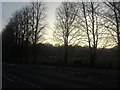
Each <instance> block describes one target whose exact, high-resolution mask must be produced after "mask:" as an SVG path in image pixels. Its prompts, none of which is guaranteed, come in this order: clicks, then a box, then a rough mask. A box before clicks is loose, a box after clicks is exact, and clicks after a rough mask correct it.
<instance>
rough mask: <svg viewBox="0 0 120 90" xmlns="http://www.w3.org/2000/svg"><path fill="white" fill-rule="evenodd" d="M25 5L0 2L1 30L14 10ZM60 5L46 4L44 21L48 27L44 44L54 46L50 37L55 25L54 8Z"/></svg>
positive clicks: (22, 3) (56, 3)
mask: <svg viewBox="0 0 120 90" xmlns="http://www.w3.org/2000/svg"><path fill="white" fill-rule="evenodd" d="M7 1H8V0H7ZM13 1H14V0H13ZM22 1H24V0H22ZM28 1H30V0H28ZM33 1H36V0H33ZM50 1H51V0H50ZM26 4H28V3H27V2H2V4H1V3H0V12H2V14H1V13H0V17H2V18H0V28H2V29H3V28H4V27H5V25H6V24H7V23H8V21H9V18H10V17H11V16H12V14H13V13H14V12H15V11H16V10H19V9H21V8H22V7H23V6H25V5H26ZM60 4H61V2H46V7H47V11H46V14H47V19H46V20H47V24H48V26H47V28H46V35H45V41H44V43H50V44H55V42H54V41H53V39H52V35H53V29H54V23H55V11H56V8H57V7H59V5H60ZM1 7H2V10H1ZM1 21H2V22H1ZM1 24H2V25H1ZM1 26H2V27H1ZM0 31H1V29H0Z"/></svg>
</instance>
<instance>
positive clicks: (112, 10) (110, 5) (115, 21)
mask: <svg viewBox="0 0 120 90" xmlns="http://www.w3.org/2000/svg"><path fill="white" fill-rule="evenodd" d="M105 5H106V6H107V10H106V12H105V13H104V18H105V19H106V21H107V23H106V24H105V25H104V26H105V27H106V28H107V29H108V31H109V32H110V33H111V35H112V37H113V38H114V40H115V42H116V44H117V46H118V63H119V64H120V61H119V59H120V29H119V28H120V1H119V2H114V0H113V2H105Z"/></svg>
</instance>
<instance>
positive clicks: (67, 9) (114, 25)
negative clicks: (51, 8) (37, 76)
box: [2, 2, 120, 66]
mask: <svg viewBox="0 0 120 90" xmlns="http://www.w3.org/2000/svg"><path fill="white" fill-rule="evenodd" d="M119 17H120V2H101V3H96V2H62V3H61V6H60V7H58V8H57V9H56V23H55V30H54V32H53V39H54V40H55V41H56V42H57V43H58V44H62V45H63V46H58V47H54V46H52V45H50V44H42V43H41V42H40V40H41V41H42V39H43V34H44V30H45V27H46V23H45V19H46V6H45V3H44V2H31V3H30V4H29V5H26V6H25V7H23V8H22V9H20V10H17V11H16V12H15V13H14V14H13V16H12V17H11V18H10V20H9V22H8V24H7V25H6V27H5V28H4V30H3V32H2V41H3V42H2V48H3V50H2V51H3V60H6V61H13V62H23V63H39V62H41V63H43V62H45V63H49V62H51V61H52V62H51V64H53V63H55V64H62V65H69V64H70V63H76V64H79V65H80V64H82V63H84V61H85V62H88V63H90V65H91V66H94V65H95V64H96V62H97V60H99V59H104V57H106V58H105V59H110V58H109V55H110V56H111V55H113V54H114V53H115V52H116V50H117V52H118V53H117V57H118V61H119V58H120V57H119V56H120V30H119V22H120V18H119ZM110 38H112V39H114V41H115V43H116V44H117V49H116V48H113V49H105V47H107V45H108V46H110V44H109V43H110V42H109V43H108V41H109V40H110ZM43 40H44V39H43ZM112 41H113V40H112ZM78 44H79V45H82V44H84V45H86V47H81V46H78ZM98 46H100V47H101V48H102V49H99V48H98ZM108 52H109V53H108ZM107 56H108V57H107ZM114 56H115V57H116V55H113V57H114ZM113 59H114V58H113ZM50 60H51V61H50ZM87 60H88V61H87ZM110 65H111V64H110Z"/></svg>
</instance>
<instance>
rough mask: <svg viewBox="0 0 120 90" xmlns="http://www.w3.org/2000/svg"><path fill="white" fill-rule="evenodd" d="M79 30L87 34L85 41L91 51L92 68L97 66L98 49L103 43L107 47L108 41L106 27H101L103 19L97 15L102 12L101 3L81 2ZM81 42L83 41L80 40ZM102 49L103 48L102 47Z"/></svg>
mask: <svg viewBox="0 0 120 90" xmlns="http://www.w3.org/2000/svg"><path fill="white" fill-rule="evenodd" d="M78 5H79V8H80V9H79V14H78V17H79V21H78V24H79V25H80V27H79V29H81V30H82V31H83V34H84V33H85V34H86V36H85V37H86V38H84V39H83V40H84V41H85V42H86V43H87V42H88V44H87V45H88V47H89V51H90V64H91V66H94V65H95V60H96V58H97V57H98V56H97V48H98V46H99V47H100V44H101V43H102V44H103V46H104V45H106V42H107V40H108V35H109V34H108V33H107V32H106V31H105V30H104V27H103V26H102V25H101V24H102V23H104V22H103V19H102V17H101V16H99V15H98V14H97V13H100V12H101V7H100V3H96V2H82V3H81V2H79V3H78ZM105 39H106V40H105ZM80 40H81V39H80ZM101 47H102V46H101Z"/></svg>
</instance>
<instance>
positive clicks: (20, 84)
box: [2, 63, 120, 90]
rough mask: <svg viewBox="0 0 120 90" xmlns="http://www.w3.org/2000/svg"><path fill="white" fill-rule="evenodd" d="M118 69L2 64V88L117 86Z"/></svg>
mask: <svg viewBox="0 0 120 90" xmlns="http://www.w3.org/2000/svg"><path fill="white" fill-rule="evenodd" d="M119 76H120V74H119V71H118V70H108V69H89V68H75V67H74V68H73V67H56V66H40V65H25V64H24V65H21V64H10V63H9V64H8V63H3V64H2V88H3V89H4V88H40V89H43V90H44V89H45V88H119V86H120V85H119V84H120V83H119Z"/></svg>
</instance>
